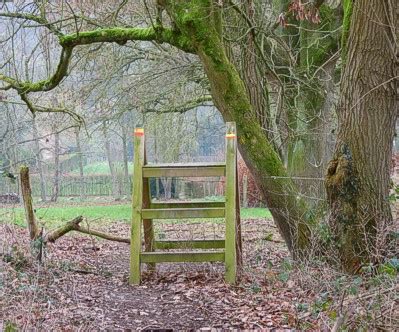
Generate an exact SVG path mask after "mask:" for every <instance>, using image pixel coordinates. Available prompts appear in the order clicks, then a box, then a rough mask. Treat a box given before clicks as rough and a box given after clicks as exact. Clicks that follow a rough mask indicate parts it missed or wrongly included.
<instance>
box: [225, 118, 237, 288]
mask: <svg viewBox="0 0 399 332" xmlns="http://www.w3.org/2000/svg"><path fill="white" fill-rule="evenodd" d="M236 189H237V134H236V127H235V123H234V122H227V123H226V212H225V218H226V243H225V268H226V272H225V281H226V282H227V283H229V284H234V283H235V282H236V274H237V264H236V263H237V251H236V220H237V219H236V218H237V216H236V213H237V210H236V200H237V196H236Z"/></svg>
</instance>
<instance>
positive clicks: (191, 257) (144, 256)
mask: <svg viewBox="0 0 399 332" xmlns="http://www.w3.org/2000/svg"><path fill="white" fill-rule="evenodd" d="M140 261H141V263H183V262H224V250H218V251H189V252H187V251H186V252H166V253H165V252H142V253H141V254H140Z"/></svg>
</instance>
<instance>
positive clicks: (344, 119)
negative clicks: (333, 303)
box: [326, 0, 398, 272]
mask: <svg viewBox="0 0 399 332" xmlns="http://www.w3.org/2000/svg"><path fill="white" fill-rule="evenodd" d="M397 6H398V5H397V2H396V1H381V0H357V1H356V2H354V4H353V13H352V22H351V25H350V33H349V40H348V54H347V62H346V65H345V69H344V74H343V78H342V85H341V97H340V104H339V109H338V126H339V127H338V136H337V143H336V148H335V154H334V158H333V159H332V160H331V162H330V163H329V167H328V174H327V177H326V189H327V194H328V202H329V205H330V210H331V213H330V217H329V222H330V225H331V230H332V232H333V234H334V235H335V243H336V244H337V250H338V252H339V254H340V259H341V264H342V267H343V269H344V270H346V271H348V272H356V271H357V270H358V269H359V268H360V267H361V266H362V264H363V263H368V262H371V261H373V260H374V258H377V255H379V254H381V252H380V250H381V249H383V246H384V243H385V239H384V236H383V232H384V231H385V228H386V227H387V226H388V225H389V224H390V223H391V222H392V215H391V210H390V205H389V200H388V193H389V186H390V176H389V171H390V164H391V153H392V142H393V136H394V130H395V121H396V117H397V94H396V93H397V92H396V88H395V84H394V83H395V77H397V75H398V73H397V67H396V66H397V62H396V61H397V58H396V57H397V54H395V52H396V51H397V50H396V51H395V42H394V38H395V37H394V36H393V34H394V28H395V27H397V22H396V18H395V17H394V16H395V13H396V12H397V10H398V8H397ZM392 7H395V8H392Z"/></svg>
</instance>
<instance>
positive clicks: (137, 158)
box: [129, 128, 144, 285]
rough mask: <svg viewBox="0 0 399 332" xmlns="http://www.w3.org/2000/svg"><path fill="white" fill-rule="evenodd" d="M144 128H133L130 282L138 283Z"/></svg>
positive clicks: (139, 276) (139, 275)
mask: <svg viewBox="0 0 399 332" xmlns="http://www.w3.org/2000/svg"><path fill="white" fill-rule="evenodd" d="M143 164H144V129H143V128H136V129H135V130H134V169H133V190H132V225H131V233H130V237H131V242H130V277H129V282H130V283H131V284H135V285H138V284H140V279H141V272H140V252H141V210H142V206H143Z"/></svg>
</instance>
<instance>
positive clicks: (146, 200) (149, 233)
mask: <svg viewBox="0 0 399 332" xmlns="http://www.w3.org/2000/svg"><path fill="white" fill-rule="evenodd" d="M143 145H144V165H145V164H146V163H147V156H146V150H145V141H144V142H143ZM150 204H151V188H150V181H149V178H144V179H143V205H142V206H143V208H144V209H149V208H150ZM143 229H144V250H145V251H154V226H153V222H152V219H143ZM147 267H148V270H150V271H154V270H155V263H147Z"/></svg>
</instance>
